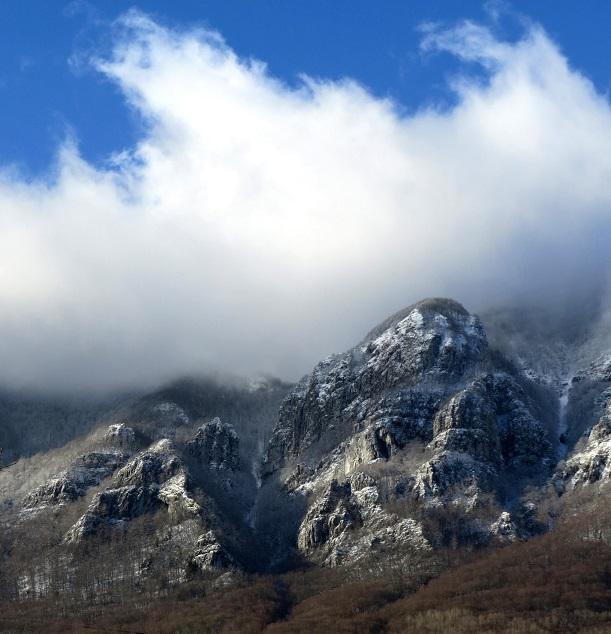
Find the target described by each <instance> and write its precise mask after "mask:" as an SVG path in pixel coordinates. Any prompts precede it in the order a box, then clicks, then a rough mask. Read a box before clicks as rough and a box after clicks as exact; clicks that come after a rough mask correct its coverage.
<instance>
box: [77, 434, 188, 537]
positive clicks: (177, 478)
mask: <svg viewBox="0 0 611 634" xmlns="http://www.w3.org/2000/svg"><path fill="white" fill-rule="evenodd" d="M163 505H165V506H166V507H167V508H168V510H169V511H170V513H171V514H174V515H178V514H180V513H183V514H185V515H189V514H190V515H197V514H198V512H199V506H198V505H197V503H196V502H195V501H194V500H193V499H191V497H190V496H189V495H188V493H187V475H186V472H185V470H184V467H183V464H182V461H181V460H180V458H179V457H178V456H177V455H176V453H175V450H174V447H173V445H172V443H171V442H170V441H169V440H167V439H166V440H160V441H158V442H157V443H155V444H154V445H153V446H152V447H150V448H149V449H147V450H146V451H143V452H141V453H140V454H138V455H136V456H135V457H134V458H133V459H132V460H130V461H129V462H128V463H127V464H126V465H125V466H124V467H123V468H122V469H120V470H119V471H117V473H116V474H115V476H114V478H113V486H112V487H111V488H108V489H105V490H104V491H102V492H101V493H98V494H97V495H96V496H95V497H94V498H93V501H92V502H91V504H90V505H89V507H88V508H87V511H86V512H85V514H84V515H83V516H82V517H81V518H80V519H79V521H78V522H77V523H76V524H74V526H72V528H71V529H70V531H69V532H68V534H67V536H66V540H67V541H79V540H81V539H83V538H84V537H87V536H88V535H91V534H92V533H94V532H96V530H97V529H98V528H99V527H101V526H103V525H104V526H113V525H116V524H117V523H121V522H123V521H129V520H131V519H134V518H136V517H138V516H140V515H143V514H145V513H150V512H152V511H155V510H156V509H158V508H160V507H161V506H163Z"/></svg>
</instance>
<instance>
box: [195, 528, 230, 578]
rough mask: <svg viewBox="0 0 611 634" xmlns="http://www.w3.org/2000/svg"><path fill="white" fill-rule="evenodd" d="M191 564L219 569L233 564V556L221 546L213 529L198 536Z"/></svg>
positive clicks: (204, 569)
mask: <svg viewBox="0 0 611 634" xmlns="http://www.w3.org/2000/svg"><path fill="white" fill-rule="evenodd" d="M191 565H192V566H193V567H194V568H196V569H198V570H200V571H202V572H203V571H207V570H219V569H223V568H230V567H233V566H235V561H234V559H233V557H232V556H231V555H230V554H229V553H228V552H227V551H226V550H225V549H224V548H223V546H222V545H221V544H220V542H219V540H218V538H217V537H216V535H215V534H214V532H213V531H208V532H207V533H204V534H203V535H201V536H200V537H199V539H198V540H197V544H196V547H195V551H194V553H193V556H192V558H191Z"/></svg>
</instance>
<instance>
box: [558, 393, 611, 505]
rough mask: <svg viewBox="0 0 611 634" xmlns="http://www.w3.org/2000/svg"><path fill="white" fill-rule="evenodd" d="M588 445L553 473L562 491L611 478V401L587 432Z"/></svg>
mask: <svg viewBox="0 0 611 634" xmlns="http://www.w3.org/2000/svg"><path fill="white" fill-rule="evenodd" d="M584 444H585V446H584V447H583V448H582V449H578V451H577V452H576V453H575V454H574V455H573V456H571V457H570V458H569V459H568V460H567V461H566V462H565V463H563V464H562V465H561V466H560V468H559V469H558V471H557V472H556V474H555V475H554V484H555V486H556V488H557V490H558V491H559V492H561V493H562V492H564V491H565V490H566V489H567V488H575V487H576V486H579V485H587V484H594V483H601V484H604V483H606V482H608V481H609V480H610V479H611V402H609V404H608V405H607V408H606V410H605V413H604V414H603V415H602V416H601V418H600V420H599V421H598V423H597V424H596V425H594V427H592V430H591V431H590V433H589V434H588V435H587V440H585V443H584Z"/></svg>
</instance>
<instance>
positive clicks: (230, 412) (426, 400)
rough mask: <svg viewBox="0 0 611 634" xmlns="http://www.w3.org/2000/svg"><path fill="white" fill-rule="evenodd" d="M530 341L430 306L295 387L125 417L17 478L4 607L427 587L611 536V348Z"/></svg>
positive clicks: (141, 408) (37, 458) (228, 390)
mask: <svg viewBox="0 0 611 634" xmlns="http://www.w3.org/2000/svg"><path fill="white" fill-rule="evenodd" d="M526 323H527V322H526V321H522V322H520V319H518V318H515V316H513V315H512V313H511V312H502V313H501V312H498V311H497V312H495V313H490V314H488V315H485V316H484V319H483V321H482V320H481V319H480V318H478V317H477V316H475V315H471V314H469V313H468V312H467V311H466V310H465V308H464V307H463V306H461V305H460V304H459V303H457V302H455V301H453V300H447V299H439V298H437V299H428V300H424V301H422V302H419V303H417V304H414V305H413V306H410V307H408V308H406V309H405V310H403V311H401V312H399V313H397V314H396V315H394V316H392V317H391V318H389V319H387V320H386V321H385V322H383V323H382V324H380V326H378V327H376V328H374V329H373V330H372V331H371V332H370V333H369V334H368V335H367V336H366V337H365V338H364V339H363V341H361V342H360V343H359V344H357V345H356V346H355V347H354V348H352V349H351V350H349V351H347V352H345V353H341V354H335V355H332V356H330V357H328V358H327V359H325V360H323V361H321V362H320V363H319V364H318V365H317V366H316V367H315V368H314V369H313V371H312V372H311V373H310V374H308V375H307V376H305V377H304V378H303V379H302V380H301V381H299V382H298V383H297V384H296V385H294V386H289V385H286V384H283V383H280V382H278V381H272V380H268V381H262V382H259V383H257V384H247V383H239V382H235V383H234V384H230V385H228V384H223V383H219V382H218V381H212V380H207V381H195V380H193V381H182V382H177V383H174V384H172V385H169V386H167V387H166V388H164V389H162V390H159V391H157V392H154V393H152V394H149V395H146V396H141V397H131V398H130V399H129V400H126V401H124V402H121V403H119V404H117V403H113V404H112V407H108V408H107V410H105V411H102V412H101V413H97V414H96V416H97V418H96V419H95V424H94V425H93V426H92V425H91V424H90V423H89V422H87V423H86V424H83V425H82V427H81V429H80V435H77V434H75V435H74V437H73V438H72V439H70V441H69V442H68V443H67V444H66V445H65V446H63V447H60V448H53V449H49V450H48V451H46V452H43V453H39V454H36V455H33V456H29V457H28V456H27V454H26V455H25V456H24V457H22V458H20V459H19V460H18V461H17V462H16V463H15V464H13V465H10V466H8V467H5V468H4V469H2V470H0V508H1V509H2V542H1V544H0V547H1V548H2V551H1V554H2V567H1V568H0V570H1V572H0V588H1V592H2V599H4V600H12V601H14V600H16V599H19V600H21V601H26V600H42V599H45V598H46V597H49V596H63V597H64V600H65V601H66V604H78V603H79V602H82V601H89V602H106V601H112V600H117V597H118V596H132V595H133V593H134V592H135V593H141V594H142V595H143V596H144V595H146V596H148V597H159V596H163V594H164V593H167V592H169V591H170V590H171V589H176V588H180V587H183V586H184V587H191V585H192V584H193V583H199V584H203V586H202V587H204V588H205V591H206V592H215V591H218V589H219V588H223V587H227V586H232V585H236V584H238V585H239V584H240V583H244V579H245V578H247V577H245V575H246V576H247V575H249V574H255V573H256V574H261V573H265V574H270V573H282V572H287V571H290V570H311V569H312V568H317V567H322V568H323V569H333V570H337V571H338V573H337V574H339V575H349V576H350V578H352V579H359V580H366V579H373V578H376V577H379V576H380V575H387V574H389V573H392V571H395V573H396V574H398V575H400V576H401V578H409V579H412V582H410V583H413V584H416V585H417V583H421V582H422V580H424V579H428V578H430V577H432V576H436V575H437V574H439V572H440V571H441V570H442V569H443V568H444V567H446V566H447V561H448V554H447V553H448V552H456V553H461V552H465V553H466V552H472V551H474V550H475V551H477V550H482V549H486V548H488V549H489V548H493V547H495V546H499V547H500V546H502V545H504V544H508V543H513V542H516V543H517V542H521V541H525V540H528V539H530V538H532V537H535V536H537V535H541V534H544V533H547V532H548V531H550V530H552V531H553V530H556V527H558V526H560V525H563V524H564V523H565V522H566V521H568V519H569V518H570V517H572V516H573V514H574V512H575V511H574V509H575V508H576V505H577V504H580V505H582V507H581V508H582V509H585V508H587V509H588V512H589V513H590V515H591V516H592V517H597V516H598V515H600V516H601V517H602V516H603V515H604V518H605V521H607V519H608V518H607V514H603V513H602V510H601V512H600V513H598V510H597V508H598V505H599V504H602V502H600V501H601V500H603V499H606V497H605V496H606V492H607V489H608V487H609V481H610V479H611V346H610V347H609V348H607V349H605V348H604V341H606V339H605V337H603V336H602V335H601V334H600V333H599V334H597V335H593V334H591V333H588V331H587V329H585V330H584V332H582V333H581V334H579V336H576V335H575V333H574V332H570V333H569V334H567V333H566V331H564V335H565V336H564V338H563V337H556V336H552V334H550V331H549V330H548V329H546V328H545V325H544V324H542V323H539V322H538V321H537V315H536V313H532V314H531V322H530V325H529V326H528V327H527V326H526V325H525V324H526ZM533 323H534V324H535V325H536V327H535V326H533ZM520 324H523V325H524V327H523V328H522V329H520V328H519V327H518V326H519V325H520ZM488 332H489V333H491V334H490V335H488V334H487V333H488ZM42 426H44V425H42ZM13 433H17V435H18V431H17V432H13ZM11 442H12V441H11V437H9V436H5V443H6V449H5V451H12V452H14V454H15V455H18V454H19V447H21V446H22V445H20V444H19V442H17V441H15V444H14V445H11ZM49 446H52V443H49ZM608 528H609V527H607V529H605V530H606V532H605V531H603V532H602V533H601V535H603V534H604V535H605V536H606V537H605V539H607V538H608V535H609V531H608ZM33 535H35V536H36V539H32V536H33ZM597 539H600V535H599V536H598V537H597ZM417 580H419V581H417ZM190 584H191V585H190Z"/></svg>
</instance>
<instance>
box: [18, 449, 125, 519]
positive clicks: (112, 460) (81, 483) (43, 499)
mask: <svg viewBox="0 0 611 634" xmlns="http://www.w3.org/2000/svg"><path fill="white" fill-rule="evenodd" d="M126 460H127V454H126V453H123V452H121V451H117V450H109V451H94V452H91V453H88V454H85V455H83V456H81V457H80V458H78V460H76V461H75V462H73V463H72V465H71V466H70V467H69V468H68V469H66V470H65V471H63V472H62V473H60V474H59V475H57V476H56V477H54V478H52V479H51V480H49V481H47V482H45V483H44V484H42V485H41V486H39V487H37V488H36V489H34V491H32V492H31V493H30V494H28V495H27V497H26V498H25V500H24V501H23V506H24V508H28V509H32V508H39V507H42V506H47V505H56V504H62V503H65V502H73V501H74V500H76V499H77V498H79V497H83V496H84V495H85V494H86V493H87V489H89V488H90V487H93V486H96V485H98V484H99V483H100V482H102V480H104V479H105V478H107V477H108V476H110V475H111V474H112V473H113V472H114V471H115V470H116V469H117V468H118V467H120V466H122V465H124V464H125V461H126Z"/></svg>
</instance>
